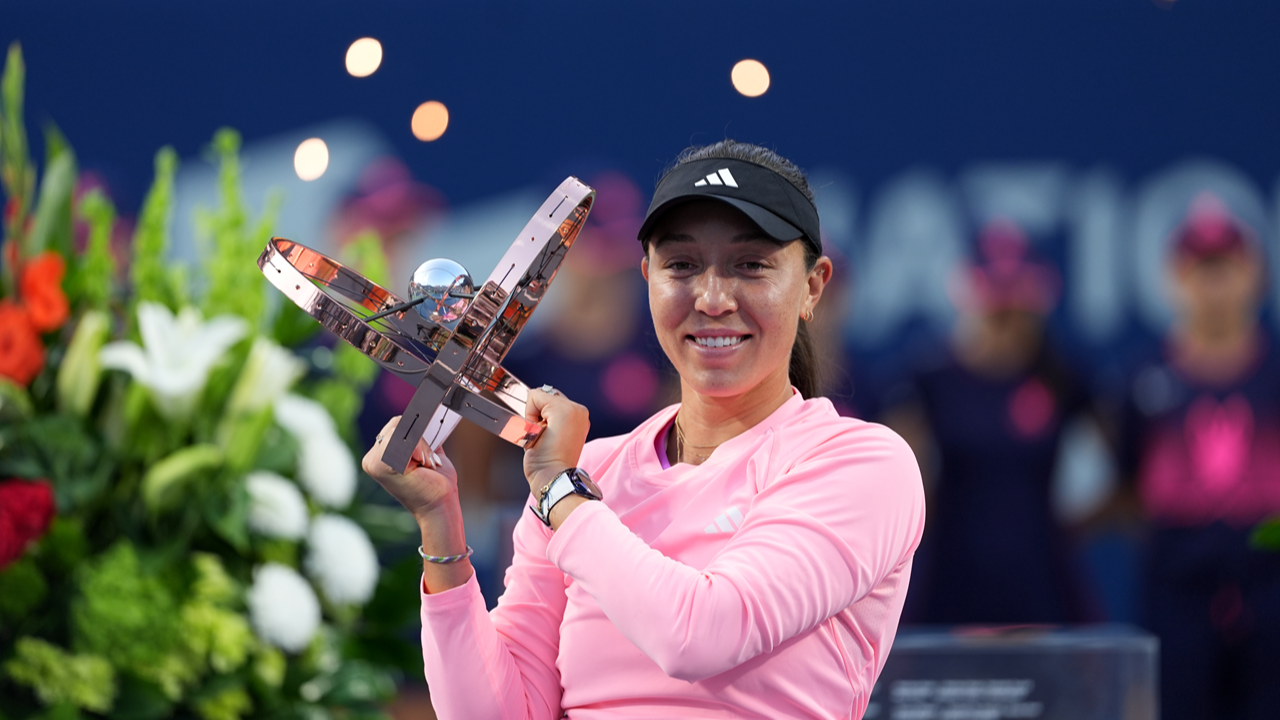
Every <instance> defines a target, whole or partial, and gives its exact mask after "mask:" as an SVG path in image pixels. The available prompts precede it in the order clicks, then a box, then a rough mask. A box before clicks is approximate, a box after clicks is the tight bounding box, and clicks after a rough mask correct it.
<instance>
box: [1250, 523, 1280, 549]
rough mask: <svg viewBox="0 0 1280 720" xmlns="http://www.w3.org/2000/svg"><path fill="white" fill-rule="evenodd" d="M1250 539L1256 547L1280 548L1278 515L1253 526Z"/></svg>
mask: <svg viewBox="0 0 1280 720" xmlns="http://www.w3.org/2000/svg"><path fill="white" fill-rule="evenodd" d="M1250 541H1251V543H1252V545H1253V546H1254V547H1256V548H1261V549H1263V550H1280V515H1277V516H1275V517H1273V518H1271V519H1269V520H1266V521H1265V522H1263V523H1261V524H1259V525H1258V526H1257V527H1255V528H1254V529H1253V535H1252V537H1251V538H1250Z"/></svg>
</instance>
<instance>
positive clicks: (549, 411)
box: [524, 388, 591, 495]
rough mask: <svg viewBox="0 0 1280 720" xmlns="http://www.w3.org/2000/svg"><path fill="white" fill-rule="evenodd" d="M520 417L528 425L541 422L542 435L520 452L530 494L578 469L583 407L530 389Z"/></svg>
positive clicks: (585, 426) (586, 426)
mask: <svg viewBox="0 0 1280 720" xmlns="http://www.w3.org/2000/svg"><path fill="white" fill-rule="evenodd" d="M524 416H525V419H527V420H528V421H529V422H545V423H546V424H547V426H546V428H545V429H543V431H542V436H541V437H540V438H538V442H537V443H535V444H534V446H533V447H532V448H530V449H529V450H526V451H525V453H524V476H525V479H526V480H528V481H529V489H530V490H532V491H533V494H534V495H537V494H538V491H539V490H541V489H542V488H544V487H546V486H547V483H549V482H551V481H552V480H554V479H555V478H556V476H557V475H559V474H560V473H562V472H564V471H565V470H567V469H569V468H571V467H577V466H578V458H579V457H580V456H581V455H582V446H583V445H585V444H586V442H587V431H588V430H590V429H591V419H590V417H589V416H588V413H587V408H586V407H584V406H582V405H579V404H578V403H576V402H574V401H572V400H570V399H569V398H567V397H565V396H564V393H561V392H560V391H558V390H557V391H555V392H554V393H550V392H547V391H545V390H541V389H539V388H533V389H531V390H530V391H529V402H528V403H527V404H526V405H525V409H524Z"/></svg>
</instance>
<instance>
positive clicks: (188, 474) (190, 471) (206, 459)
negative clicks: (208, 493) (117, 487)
mask: <svg viewBox="0 0 1280 720" xmlns="http://www.w3.org/2000/svg"><path fill="white" fill-rule="evenodd" d="M222 463H223V456H222V450H220V449H219V448H218V446H217V445H209V444H202V445H191V446H190V447H185V448H182V449H181V450H178V451H176V452H174V453H173V454H171V455H169V456H168V457H166V458H165V459H163V460H161V461H160V462H158V463H156V464H155V465H152V466H151V469H149V470H147V474H146V475H144V476H143V478H142V500H143V502H144V503H145V504H146V506H147V509H148V510H150V511H151V512H153V513H159V512H164V511H165V510H168V509H170V508H173V507H174V506H176V505H177V504H178V503H179V502H180V501H181V499H182V498H183V496H184V495H186V494H187V490H188V488H189V486H190V485H191V484H192V483H193V482H195V481H196V480H197V479H198V478H203V477H207V476H208V474H209V473H210V472H212V471H213V470H216V469H218V468H220V467H222Z"/></svg>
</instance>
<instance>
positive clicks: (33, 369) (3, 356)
mask: <svg viewBox="0 0 1280 720" xmlns="http://www.w3.org/2000/svg"><path fill="white" fill-rule="evenodd" d="M43 367H44V345H41V344H40V336H39V335H37V334H36V330H35V328H33V327H32V326H31V321H30V319H28V317H27V313H26V311H24V310H23V309H22V307H20V306H18V305H15V304H14V303H13V302H11V301H9V300H0V375H3V376H5V377H7V378H10V379H12V380H13V381H14V382H16V383H18V384H19V385H22V386H23V387H26V386H27V385H28V384H30V383H31V381H32V379H34V378H35V376H36V375H37V374H38V373H39V372H40V369H41V368H43Z"/></svg>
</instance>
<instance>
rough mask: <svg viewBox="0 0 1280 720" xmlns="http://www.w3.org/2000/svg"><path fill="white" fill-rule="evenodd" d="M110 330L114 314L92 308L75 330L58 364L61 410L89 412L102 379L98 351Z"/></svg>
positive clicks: (81, 318)
mask: <svg viewBox="0 0 1280 720" xmlns="http://www.w3.org/2000/svg"><path fill="white" fill-rule="evenodd" d="M110 333H111V318H110V317H108V316H107V314H106V313H105V312H102V311H101V310H89V311H87V312H85V313H84V314H83V315H81V316H80V322H78V323H77V324H76V331H75V334H74V335H72V336H71V343H70V344H69V345H68V346H67V354H66V355H64V356H63V358H62V362H61V363H60V364H59V365H58V379H57V383H56V386H57V390H58V410H59V411H61V412H64V413H67V414H69V415H75V416H77V417H84V416H86V415H88V414H89V408H90V407H92V406H93V401H94V398H95V397H97V394H98V384H99V381H100V380H101V379H102V364H101V363H100V362H99V361H98V351H99V350H101V349H102V345H103V343H105V342H106V341H107V336H108V335H109V334H110Z"/></svg>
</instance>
